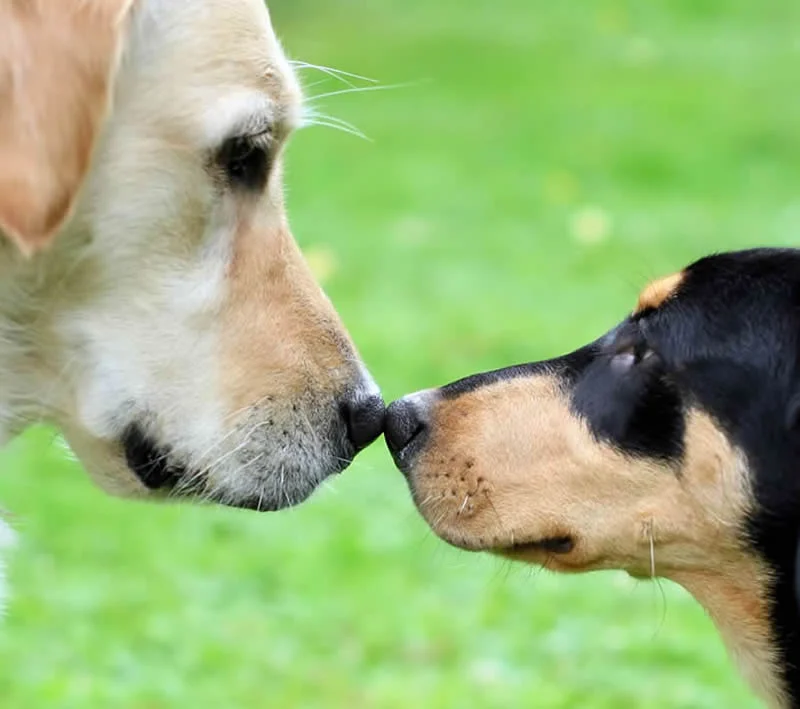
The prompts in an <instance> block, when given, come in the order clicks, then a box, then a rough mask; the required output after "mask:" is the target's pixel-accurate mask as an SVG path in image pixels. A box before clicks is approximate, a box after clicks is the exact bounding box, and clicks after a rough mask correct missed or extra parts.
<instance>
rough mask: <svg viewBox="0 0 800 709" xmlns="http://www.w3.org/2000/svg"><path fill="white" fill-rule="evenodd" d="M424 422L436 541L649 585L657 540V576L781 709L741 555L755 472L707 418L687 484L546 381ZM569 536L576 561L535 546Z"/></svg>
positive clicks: (752, 563) (756, 575)
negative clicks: (676, 588) (703, 616)
mask: <svg viewBox="0 0 800 709" xmlns="http://www.w3.org/2000/svg"><path fill="white" fill-rule="evenodd" d="M430 416H431V419H430V434H429V435H430V438H429V442H428V444H427V445H426V447H425V449H424V451H422V452H421V453H420V457H419V460H418V462H417V463H416V464H415V466H414V470H413V471H412V475H411V485H412V490H413V494H414V498H415V500H416V501H417V503H418V506H419V508H420V511H421V512H422V514H423V515H424V516H425V518H426V519H427V520H428V522H429V523H430V524H431V525H432V526H433V528H434V530H435V531H436V532H437V533H438V534H439V535H440V536H442V537H443V538H444V539H446V540H447V541H450V542H451V543H453V544H456V545H458V546H461V547H464V548H467V549H475V550H494V551H498V552H500V553H503V554H505V555H507V556H510V557H511V558H514V559H519V560H522V561H527V562H529V563H535V564H545V563H546V565H547V568H549V569H553V570H556V571H564V572H580V571H589V570H595V569H624V570H626V571H628V572H630V573H631V574H633V575H635V576H640V577H646V576H649V575H650V573H651V563H652V559H651V539H652V546H653V551H654V560H655V572H656V574H657V575H659V576H664V577H667V578H670V579H673V580H675V581H676V582H678V583H681V584H683V585H684V586H685V587H686V588H687V589H688V590H689V591H690V592H692V593H693V594H694V595H695V596H696V597H697V598H698V600H699V601H700V602H701V603H703V604H704V605H705V606H706V608H707V609H708V611H709V613H710V614H711V615H712V617H713V618H714V620H715V621H716V623H717V624H718V626H719V627H720V630H721V631H722V634H723V637H724V638H725V640H726V642H727V643H728V645H729V646H730V647H731V649H732V653H733V654H734V655H735V656H736V658H737V660H739V661H740V662H741V663H742V665H743V667H744V673H745V675H746V676H748V678H749V679H750V680H751V682H752V683H753V685H754V686H755V687H756V688H757V689H758V690H759V691H761V692H762V694H763V695H764V696H766V697H768V698H769V699H770V700H771V701H772V702H773V704H774V705H775V706H776V707H780V706H782V702H783V689H782V687H781V684H780V680H779V678H778V674H777V671H776V666H775V657H774V655H773V652H772V650H771V644H770V643H771V637H770V631H769V625H768V619H767V605H766V604H767V598H768V595H769V584H770V578H769V576H768V574H767V573H766V570H765V569H764V568H763V566H762V564H761V562H760V561H759V560H758V559H756V558H755V557H754V556H753V555H752V554H751V553H750V552H749V551H748V550H747V548H746V547H745V546H744V544H743V543H742V541H741V538H742V537H741V532H742V529H743V524H744V520H745V517H746V514H747V511H748V510H749V508H750V505H751V504H752V492H751V488H750V480H749V477H748V470H747V465H746V462H745V461H744V459H743V457H742V455H741V454H740V453H739V452H738V451H737V450H736V449H734V448H732V447H731V445H730V444H729V443H728V441H727V439H726V437H725V435H724V434H723V433H722V432H721V431H720V430H719V429H718V428H717V426H716V425H715V424H714V422H713V421H712V420H711V419H710V418H709V417H708V416H706V415H705V414H702V413H699V412H693V413H691V414H690V415H689V417H688V421H687V433H686V451H685V458H684V462H683V465H682V466H681V468H680V469H679V470H678V469H674V468H672V467H671V466H670V465H668V464H665V463H659V462H655V461H652V460H646V459H637V458H632V457H629V456H626V455H623V454H622V453H620V452H618V451H616V450H615V449H613V448H612V447H611V446H609V445H606V444H604V443H601V442H598V440H597V439H595V438H594V437H593V436H592V434H591V432H590V431H589V430H588V428H587V427H586V425H585V424H584V423H583V422H582V421H581V420H580V419H578V418H577V417H576V416H575V415H574V414H573V413H572V412H571V410H570V407H569V402H568V401H567V397H566V394H565V393H564V392H563V391H562V389H561V386H560V384H559V382H558V381H557V379H556V378H555V377H551V376H547V375H541V376H535V377H527V378H517V379H508V380H504V381H500V382H497V383H494V384H491V385H488V386H484V387H481V388H478V389H476V390H474V391H472V392H468V393H465V394H462V395H460V396H458V397H457V398H454V399H449V400H448V399H440V400H438V402H437V403H435V404H433V409H432V412H431V414H430ZM564 536H569V537H571V538H573V539H574V540H575V547H574V549H573V550H572V551H571V552H568V553H565V554H548V553H547V552H545V551H543V550H541V549H540V548H537V547H536V546H535V543H536V542H541V541H543V540H546V539H550V538H556V537H564ZM526 544H529V545H531V546H527V547H526V546H524V545H526ZM512 547H514V548H513V549H512Z"/></svg>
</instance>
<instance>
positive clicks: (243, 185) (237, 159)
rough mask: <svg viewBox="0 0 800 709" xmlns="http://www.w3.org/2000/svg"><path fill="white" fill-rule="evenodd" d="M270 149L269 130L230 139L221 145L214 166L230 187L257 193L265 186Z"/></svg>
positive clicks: (269, 165)
mask: <svg viewBox="0 0 800 709" xmlns="http://www.w3.org/2000/svg"><path fill="white" fill-rule="evenodd" d="M272 150H273V136H272V131H265V132H262V133H259V134H256V135H243V136H234V137H233V138H228V139H227V140H226V141H225V142H224V143H223V144H222V147H221V148H220V149H219V151H218V153H217V164H218V165H219V167H220V168H221V169H222V170H223V171H224V174H225V178H226V180H227V182H228V184H229V185H230V186H231V187H232V188H234V189H237V188H238V189H245V190H248V191H253V192H261V191H263V189H264V188H265V187H266V184H267V177H268V176H269V169H270V167H271V155H272Z"/></svg>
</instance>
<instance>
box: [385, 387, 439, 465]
mask: <svg viewBox="0 0 800 709" xmlns="http://www.w3.org/2000/svg"><path fill="white" fill-rule="evenodd" d="M435 398H436V394H435V393H434V391H432V390H428V391H422V392H418V393H416V394H410V395H408V396H405V397H403V398H402V399H398V400H397V401H395V402H394V403H392V404H391V405H390V406H389V408H388V409H387V410H386V425H385V436H386V445H387V446H388V447H389V451H390V452H391V453H392V456H393V457H394V459H395V462H396V463H397V465H398V467H399V468H400V469H401V470H403V471H404V472H407V471H408V466H409V465H410V464H411V462H412V460H413V458H414V456H415V455H416V454H417V453H418V452H419V451H420V449H421V448H422V445H423V443H424V441H425V438H426V436H427V433H428V428H429V423H430V413H431V409H432V406H433V403H434V400H435Z"/></svg>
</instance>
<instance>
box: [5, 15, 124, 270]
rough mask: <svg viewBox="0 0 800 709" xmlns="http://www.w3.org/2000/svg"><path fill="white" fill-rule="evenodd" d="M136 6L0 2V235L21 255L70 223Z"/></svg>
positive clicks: (30, 252)
mask: <svg viewBox="0 0 800 709" xmlns="http://www.w3.org/2000/svg"><path fill="white" fill-rule="evenodd" d="M133 2H134V0H0V234H4V235H5V236H7V237H8V238H9V239H11V240H12V241H13V242H14V243H15V244H16V245H17V246H18V247H19V248H20V250H21V251H22V252H23V253H25V254H32V253H34V252H35V251H37V250H39V249H41V248H42V247H44V246H46V245H47V244H48V243H49V242H50V241H51V240H52V238H53V236H54V235H55V233H56V232H57V230H58V228H59V227H60V226H61V224H62V223H63V222H64V220H65V219H66V218H67V217H68V216H69V214H70V211H71V209H72V206H73V203H74V201H75V198H76V196H77V194H78V191H79V189H80V186H81V183H82V181H83V178H84V177H85V175H86V172H87V170H88V168H89V163H90V160H91V157H92V150H93V147H94V144H95V141H96V139H97V136H98V133H99V131H100V128H101V126H102V123H103V120H104V119H105V116H106V113H107V110H108V106H109V101H110V96H111V89H112V82H113V77H114V73H115V70H116V67H117V63H118V59H119V56H120V53H121V49H122V47H121V45H122V36H123V33H124V27H125V24H126V19H127V15H128V11H129V9H130V7H131V5H132V4H133Z"/></svg>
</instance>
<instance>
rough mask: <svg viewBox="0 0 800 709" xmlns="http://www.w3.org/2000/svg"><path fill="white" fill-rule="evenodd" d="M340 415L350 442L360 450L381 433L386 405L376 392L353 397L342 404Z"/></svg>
mask: <svg viewBox="0 0 800 709" xmlns="http://www.w3.org/2000/svg"><path fill="white" fill-rule="evenodd" d="M342 417H343V418H344V422H345V424H346V425H347V437H348V438H349V439H350V443H352V444H353V448H355V449H356V451H360V450H362V449H364V448H366V447H367V446H368V445H369V444H370V443H372V441H374V440H375V439H376V438H377V437H378V436H380V435H381V433H383V424H384V419H385V417H386V405H385V404H384V403H383V399H382V398H381V397H380V396H379V395H377V394H376V395H373V396H367V397H364V398H360V399H353V400H350V401H346V402H344V403H343V404H342Z"/></svg>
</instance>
